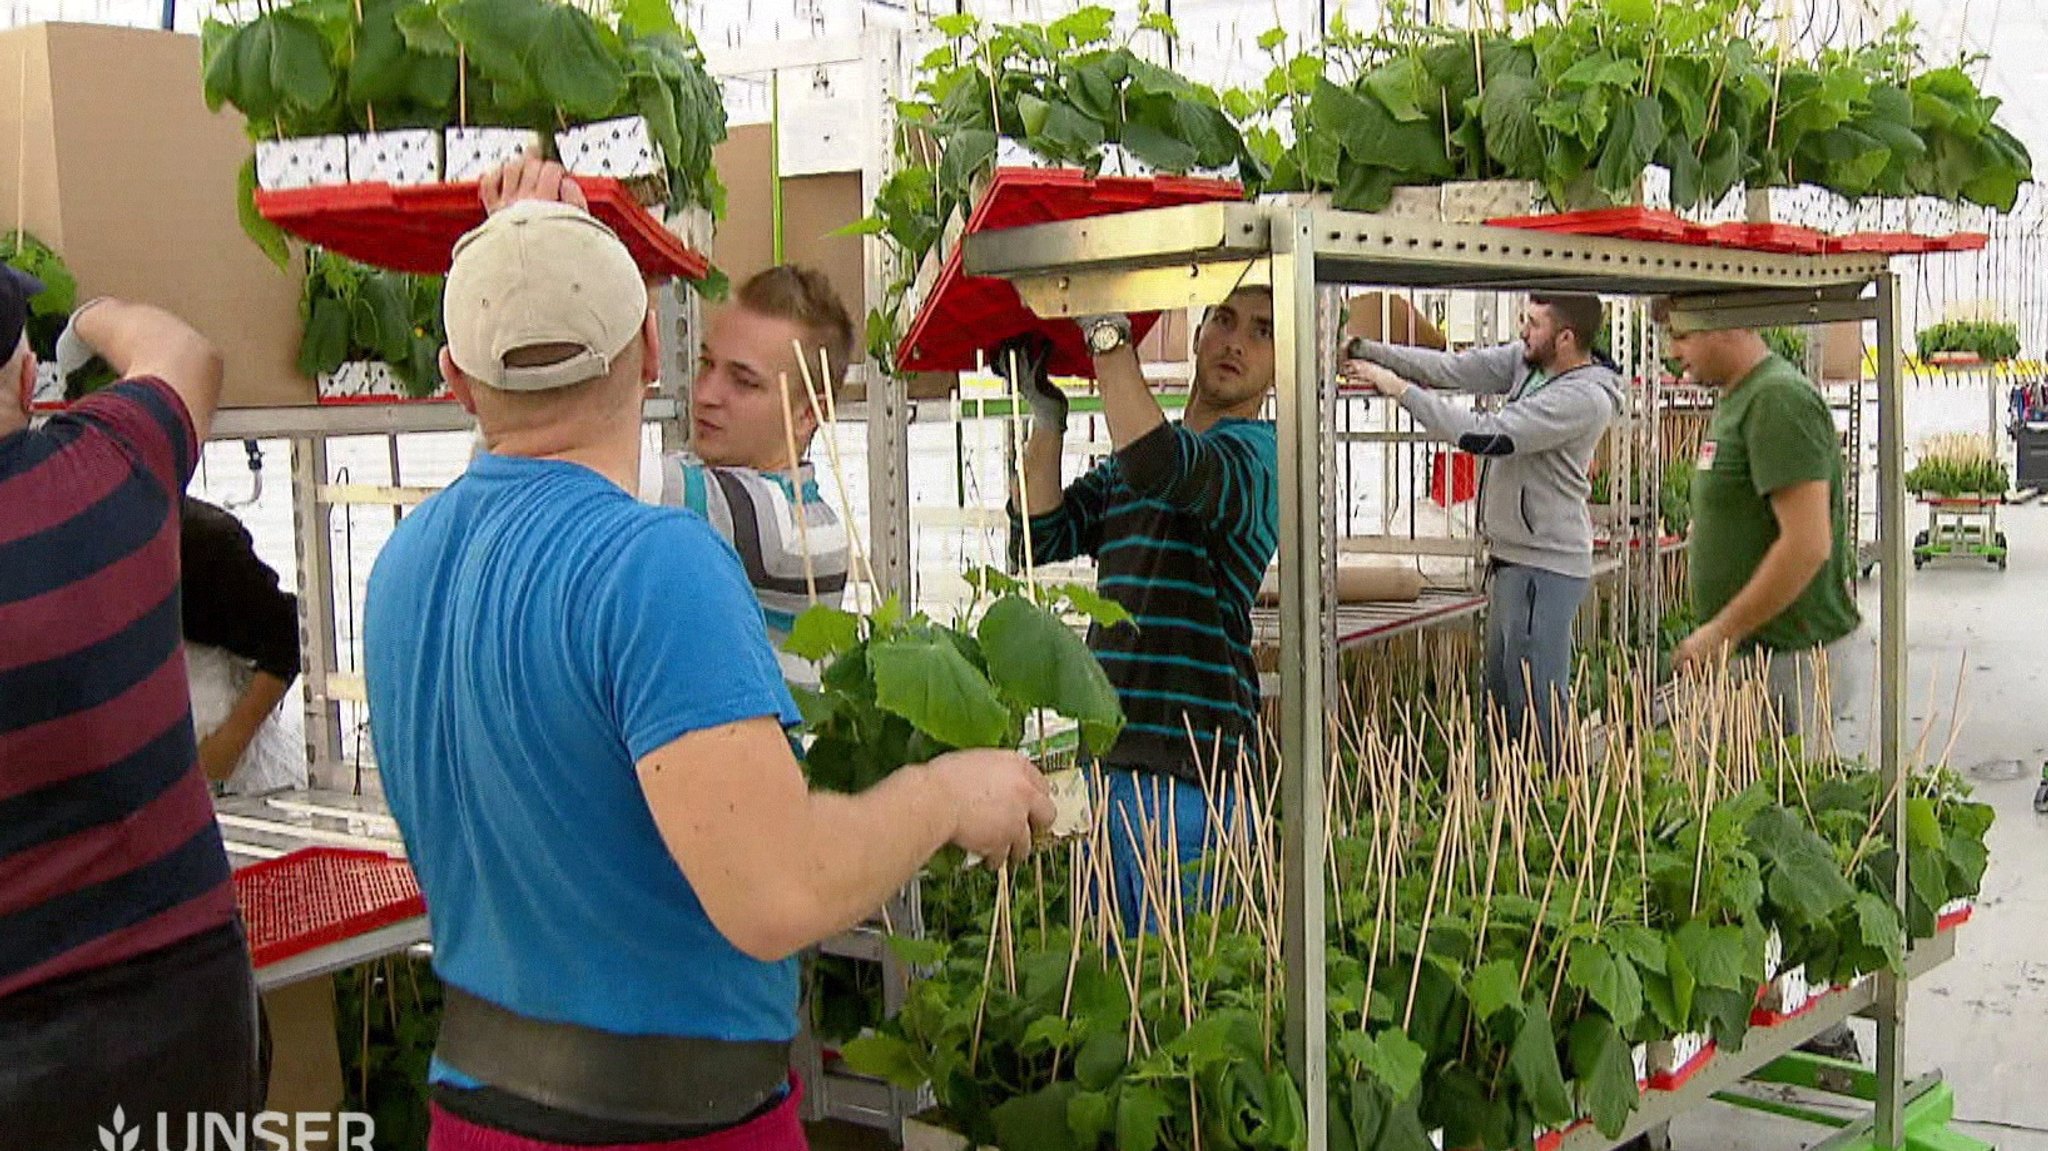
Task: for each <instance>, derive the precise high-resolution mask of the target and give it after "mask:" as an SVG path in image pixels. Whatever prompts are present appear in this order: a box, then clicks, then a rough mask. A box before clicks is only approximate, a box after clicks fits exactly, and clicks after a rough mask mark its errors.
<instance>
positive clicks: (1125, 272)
mask: <svg viewBox="0 0 2048 1151" xmlns="http://www.w3.org/2000/svg"><path fill="white" fill-rule="evenodd" d="M966 264H967V271H968V272H969V274H972V275H989V276H1001V277H1004V278H1006V279H1009V280H1011V281H1013V282H1014V283H1015V284H1016V287H1017V289H1018V292H1019V294H1020V295H1021V296H1022V297H1023V299H1024V301H1025V302H1026V303H1027V304H1028V305H1029V306H1030V307H1032V309H1033V310H1035V311H1036V312H1038V313H1039V314H1040V315H1044V316H1078V315H1087V314H1091V313H1098V312H1104V311H1110V310H1131V311H1136V310H1151V309H1160V308H1172V307H1194V306H1201V305H1205V304H1209V303H1214V302H1217V301H1219V300H1221V299H1222V298H1223V297H1224V296H1226V295H1227V294H1228V293H1229V291H1230V290H1231V288H1232V287H1233V286H1234V285H1236V284H1237V283H1238V282H1240V280H1241V279H1243V277H1244V276H1245V274H1246V273H1247V272H1249V271H1250V270H1251V269H1252V267H1253V266H1254V265H1255V264H1262V265H1265V268H1266V270H1267V272H1268V273H1269V275H1270V282H1271V284H1272V288H1273V314H1274V344H1275V346H1276V347H1279V348H1282V349H1290V350H1291V351H1290V353H1289V354H1284V355H1282V356H1280V357H1279V359H1278V361H1277V363H1276V365H1275V382H1276V391H1277V396H1278V408H1279V440H1280V451H1279V457H1280V469H1281V473H1282V479H1281V484H1280V531H1281V548H1280V555H1281V557H1282V560H1281V570H1280V595H1281V609H1280V622H1281V637H1280V638H1281V670H1280V676H1281V699H1280V746H1281V756H1282V794H1283V796H1284V807H1285V827H1284V840H1283V848H1284V858H1285V870H1286V880H1285V884H1284V892H1285V895H1284V899H1285V920H1286V922H1285V931H1284V937H1285V938H1284V940H1283V947H1284V954H1285V956H1286V964H1287V990H1286V1005H1287V1013H1286V1015H1287V1033H1286V1039H1287V1058H1288V1062H1289V1064H1290V1066H1291V1068H1292V1070H1293V1071H1294V1074H1295V1075H1296V1076H1297V1082H1299V1083H1300V1084H1301V1088H1302V1096H1303V1098H1304V1100H1305V1101H1306V1103H1307V1111H1308V1146H1309V1147H1310V1149H1311V1151H1325V1148H1327V1147H1328V1145H1329V1140H1328V1136H1329V1126H1328V1119H1329V1117H1328V1114H1327V1103H1326V1099H1327V1072H1328V1063H1327V1051H1326V1050H1325V1047H1326V1037H1325V1033H1324V1028H1323V1026H1322V1020H1323V1019H1324V1016H1325V1011H1324V1007H1325V1003H1324V997H1325V972H1324V950H1323V937H1324V933H1325V924H1324V918H1323V917H1324V890H1323V877H1324V875H1325V868H1324V861H1323V859H1322V858H1321V852H1322V847H1323V842H1324V838H1323V837H1324V818H1325V816H1324V812H1325V805H1324V779H1323V764H1324V763H1325V762H1326V755H1327V742H1326V741H1327V739H1328V732H1327V730H1326V728H1325V727H1324V719H1323V717H1324V716H1325V715H1326V713H1327V703H1326V699H1327V697H1328V696H1329V694H1330V693H1331V691H1332V690H1333V689H1334V688H1335V685H1336V675H1335V671H1336V669H1335V662H1336V650H1337V647H1336V635H1335V629H1334V624H1335V622H1336V620H1337V611H1336V606H1335V602H1334V601H1335V596H1334V573H1335V562H1336V552H1335V540H1334V539H1333V538H1332V537H1333V534H1334V533H1333V531H1332V525H1331V524H1330V523H1329V519H1328V516H1327V509H1328V507H1329V504H1328V502H1327V501H1326V500H1325V498H1324V497H1325V495H1326V493H1327V491H1328V488H1329V486H1330V481H1331V478H1332V471H1333V470H1334V469H1333V466H1332V465H1333V460H1332V456H1331V452H1330V446H1331V444H1332V443H1333V441H1334V438H1335V437H1334V435H1333V433H1332V429H1331V426H1330V425H1331V419H1330V416H1331V413H1332V411H1333V409H1334V406H1335V402H1334V401H1335V396H1334V393H1335V388H1334V380H1333V375H1332V373H1330V372H1328V371H1325V370H1323V369H1324V360H1325V359H1326V357H1327V356H1328V355H1330V354H1331V353H1330V352H1329V350H1328V349H1326V347H1325V344H1324V343H1323V342H1322V341H1319V340H1317V339H1316V338H1314V336H1315V334H1316V333H1318V332H1319V331H1320V330H1321V327H1322V325H1321V323H1320V321H1321V320H1322V319H1323V317H1322V316H1321V314H1320V313H1321V311H1322V309H1321V308H1320V307H1319V288H1320V287H1321V286H1322V285H1326V284H1341V283H1349V284H1357V285H1372V286H1379V287H1389V288H1403V287H1406V288H1433V287H1461V288H1486V289H1530V288H1550V289H1560V290H1566V289H1570V290H1580V291H1593V292H1602V293H1606V294H1609V295H1652V294H1670V295H1674V296H1678V297H1680V299H1679V302H1678V304H1679V306H1678V316H1677V319H1678V320H1679V321H1680V322H1682V323H1684V324H1686V325H1687V326H1689V327H1695V328H1730V327H1750V326H1765V325H1770V324H1817V323H1825V322H1832V321H1838V320H1855V321H1864V320H1873V319H1874V320H1876V321H1877V328H1878V388H1879V392H1878V394H1879V410H1878V432H1879V437H1878V439H1879V452H1878V467H1879V491H1880V492H1881V493H1883V496H1882V498H1881V500H1880V503H1881V505H1882V506H1881V509H1880V515H1879V540H1880V544H1881V548H1882V554H1883V557H1884V563H1883V581H1884V582H1883V588H1882V598H1881V601H1880V603H1881V607H1880V633H1881V634H1880V646H1879V656H1880V659H1881V661H1882V668H1883V673H1882V677H1881V682H1880V710H1879V715H1880V717H1881V723H1880V726H1879V732H1878V740H1877V746H1878V750H1879V756H1878V762H1879V770H1880V772H1881V778H1882V780H1883V782H1882V784H1881V786H1883V787H1886V788H1889V787H1891V786H1892V785H1893V784H1894V783H1895V782H1896V781H1897V779H1898V778H1899V775H1900V773H1901V771H1902V770H1903V769H1904V764H1903V762H1902V758H1901V754H1902V750H1903V748H1904V734H1905V726H1904V720H1905V713H1904V709H1903V706H1902V703H1903V693H1904V683H1905V680H1904V676H1905V670H1906V648H1905V583H1904V579H1903V578H1902V575H1901V569H1902V568H1903V566H1904V556H1905V543H1906V535H1905V521H1904V504H1903V499H1902V497H1901V494H1900V493H1901V478H1902V475H1903V438H1902V435H1901V425H1902V420H1903V415H1904V411H1903V403H1902V397H1901V394H1900V391H1899V387H1898V382H1899V381H1898V362H1899V359H1898V352H1899V349H1898V328H1899V297H1898V280H1897V277H1896V276H1895V275H1894V274H1893V273H1892V272H1891V270H1890V269H1889V267H1888V266H1887V264H1886V263H1885V262H1884V260H1883V259H1882V258H1873V257H1869V256H1861V255H1843V256H1827V257H1801V256H1786V255H1775V254H1763V253H1749V252H1735V251H1724V250H1718V249H1708V248H1695V247H1681V246H1675V245H1664V244H1652V243H1641V242H1632V241H1616V240H1604V239H1592V238H1582V237H1575V236H1565V235H1553V234H1538V233H1530V232H1518V231H1513V230H1508V229H1498V228H1487V227H1476V226H1464V225H1459V226H1453V225H1441V224H1433V223H1428V222H1421V221H1412V220H1399V219H1393V218H1387V217H1380V216H1371V215H1363V214H1357V213H1344V212H1334V211H1326V210H1321V209H1314V208H1295V207H1279V206H1270V205H1259V204H1202V205H1193V206H1186V207H1176V208H1161V209H1152V210H1147V211H1141V212H1131V213H1126V214H1122V215H1116V216H1109V217H1101V218H1096V219H1091V220H1083V221H1075V222H1068V223H1058V224H1043V225H1036V226H1033V227H1027V228H1016V229H1010V230H1005V231H1000V232H990V233H984V234H980V235H976V236H972V237H969V238H968V240H967V242H966ZM1317 381H1323V383H1322V385H1321V387H1320V388H1317V387H1316V384H1317ZM1890 822H1891V827H1890V829H1889V830H1890V834H1891V837H1892V840H1893V842H1894V843H1899V844H1903V843H1904V842H1905V826H1904V824H1905V808H1904V805H1903V804H1897V805H1894V808H1893V812H1892V819H1891V821H1890ZM1899 855H1900V862H1899V868H1898V872H1897V874H1896V875H1895V876H1894V879H1893V887H1894V891H1893V894H1894V899H1895V901H1896V902H1897V903H1898V905H1899V906H1900V908H1901V913H1902V918H1903V909H1904V906H1905V900H1906V872H1905V863H1904V853H1903V851H1901V852H1900V853H1899ZM1936 950H1937V951H1938V949H1936ZM1923 952H1927V953H1926V954H1925V955H1924V957H1923V961H1924V962H1932V961H1934V960H1935V959H1936V958H1938V956H1937V954H1935V953H1934V952H1928V951H1927V949H1923ZM1865 994H1866V993H1858V994H1856V995H1854V996H1852V997H1851V998H1849V999H1844V1000H1843V1001H1842V1002H1841V1003H1840V1004H1837V1005H1836V1006H1835V1007H1834V1008H1831V1010H1830V1014H1832V1012H1833V1011H1834V1010H1840V1011H1843V1012H1844V1013H1846V1012H1847V1011H1848V1010H1849V1009H1851V1008H1860V1009H1863V1010H1865V1011H1867V1013H1869V1014H1873V1015H1875V1016H1876V1019H1877V1024H1878V1052H1877V1085H1876V1087H1877V1089H1876V1092H1875V1094H1876V1108H1875V1111H1874V1113H1873V1115H1872V1132H1873V1135H1874V1138H1875V1141H1876V1142H1877V1144H1878V1145H1879V1146H1884V1147H1899V1146H1902V1145H1903V1141H1904V1135H1905V1127H1904V1123H1905V1114H1906V1110H1905V1109H1906V1104H1907V1102H1908V1096H1909V1092H1908V1090H1907V1088H1906V1083H1905V1079H1904V1074H1903V1066H1902V1058H1903V1055H1904V1051H1905V1048H1904V1035H1905V1005H1906V979H1904V978H1900V977H1895V976H1893V975H1891V974H1890V973H1883V974H1880V975H1878V976H1877V977H1876V978H1875V979H1874V980H1872V981H1871V982H1870V983H1869V984H1868V989H1867V1000H1868V1001H1867V1003H1866V1002H1864V997H1865ZM1799 1030H1804V1029H1803V1028H1801V1029H1799ZM1774 1038H1775V1037H1774ZM1785 1046H1787V1047H1789V1046H1790V1043H1789V1042H1788V1043H1786V1044H1785ZM1775 1047H1777V1043H1775V1042H1767V1041H1764V1040H1762V1039H1761V1038H1760V1039H1759V1041H1758V1046H1757V1048H1756V1054H1757V1055H1758V1056H1759V1063H1760V1062H1761V1057H1762V1056H1765V1055H1768V1054H1770V1053H1771V1051H1770V1049H1773V1048H1775ZM1748 1062H1749V1061H1748V1060H1747V1059H1743V1060H1740V1061H1739V1063H1738V1062H1734V1061H1731V1063H1730V1065H1729V1066H1730V1068H1731V1069H1732V1070H1731V1071H1730V1072H1729V1073H1730V1074H1733V1073H1736V1072H1740V1071H1741V1070H1743V1069H1744V1065H1747V1064H1748ZM1705 1097H1706V1096H1705V1095H1704V1094H1697V1095H1696V1094H1694V1093H1687V1092H1678V1093H1673V1094H1672V1095H1671V1096H1669V1097H1667V1098H1666V1099H1663V1100H1658V1101H1656V1102H1655V1103H1653V1104H1651V1105H1649V1106H1646V1108H1645V1112H1644V1113H1639V1115H1638V1120H1640V1121H1641V1122H1651V1121H1654V1119H1655V1116H1651V1115H1649V1114H1648V1112H1649V1110H1650V1109H1651V1108H1652V1107H1654V1108H1658V1109H1668V1110H1670V1111H1673V1112H1675V1111H1676V1110H1681V1109H1683V1108H1686V1107H1690V1106H1692V1105H1694V1104H1695V1103H1697V1102H1699V1101H1701V1100H1703V1099H1704V1098H1705ZM1664 1117H1668V1115H1667V1116H1664ZM1614 1142H1615V1141H1614V1140H1608V1139H1605V1138H1603V1137H1601V1136H1599V1135H1598V1134H1597V1133H1593V1132H1585V1131H1582V1132H1580V1133H1578V1134H1576V1135H1574V1136H1573V1137H1572V1139H1570V1140H1568V1146H1569V1147H1570V1148H1572V1151H1592V1149H1593V1148H1597V1147H1603V1146H1610V1145H1612V1144H1613V1143H1614Z"/></svg>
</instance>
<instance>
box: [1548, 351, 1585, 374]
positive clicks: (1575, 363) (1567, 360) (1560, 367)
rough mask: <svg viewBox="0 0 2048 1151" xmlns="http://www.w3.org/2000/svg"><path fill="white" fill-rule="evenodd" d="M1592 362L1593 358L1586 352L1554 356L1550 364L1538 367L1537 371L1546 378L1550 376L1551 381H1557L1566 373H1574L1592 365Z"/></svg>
mask: <svg viewBox="0 0 2048 1151" xmlns="http://www.w3.org/2000/svg"><path fill="white" fill-rule="evenodd" d="M1592 362H1593V357H1591V356H1589V355H1587V354H1586V353H1584V352H1578V353H1576V354H1574V355H1570V356H1553V357H1551V359H1550V361H1549V362H1548V363H1543V364H1538V365H1536V370H1537V371H1540V372H1542V373H1543V374H1544V375H1545V376H1548V377H1550V378H1551V379H1556V378H1557V377H1558V376H1561V375H1564V374H1565V373H1566V372H1569V371H1572V370H1574V369H1576V368H1583V367H1585V366H1586V365H1587V364H1590V363H1592Z"/></svg>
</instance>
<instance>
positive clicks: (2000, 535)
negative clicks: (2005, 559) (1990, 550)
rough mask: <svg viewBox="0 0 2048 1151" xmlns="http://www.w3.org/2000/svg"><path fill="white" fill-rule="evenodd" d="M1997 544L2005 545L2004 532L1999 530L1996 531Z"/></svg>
mask: <svg viewBox="0 0 2048 1151" xmlns="http://www.w3.org/2000/svg"><path fill="white" fill-rule="evenodd" d="M1998 546H1999V547H2004V546H2005V533H2004V532H1999V533H1998Z"/></svg>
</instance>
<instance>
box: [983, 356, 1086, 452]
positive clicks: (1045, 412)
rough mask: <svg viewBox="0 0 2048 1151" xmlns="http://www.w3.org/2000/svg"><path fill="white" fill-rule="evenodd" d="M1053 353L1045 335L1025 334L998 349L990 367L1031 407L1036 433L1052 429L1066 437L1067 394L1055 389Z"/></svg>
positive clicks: (1033, 426) (1032, 421)
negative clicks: (1040, 429)
mask: <svg viewBox="0 0 2048 1151" xmlns="http://www.w3.org/2000/svg"><path fill="white" fill-rule="evenodd" d="M1052 350H1053V344H1052V340H1051V339H1050V338H1048V337H1047V336H1046V335H1045V333H1043V332H1025V333H1024V334H1023V335H1020V336H1012V337H1011V338H1009V339H1007V340H1004V341H1003V342H1002V343H1001V344H999V345H997V346H996V350H995V355H994V356H993V357H992V361H991V366H992V367H993V368H994V370H995V373H996V374H997V375H999V376H1001V377H1002V378H1003V379H1005V380H1008V381H1009V382H1010V384H1011V386H1013V387H1015V388H1016V389H1017V391H1018V392H1019V393H1021V394H1022V395H1023V397H1024V402H1025V403H1027V404H1030V405H1031V423H1032V428H1033V429H1034V430H1036V429H1038V428H1051V429H1052V430H1053V431H1055V432H1059V433H1061V434H1064V433H1065V432H1066V430H1067V394H1066V393H1065V392H1063V391H1061V390H1060V389H1059V388H1058V387H1057V386H1056V385H1054V383H1053V382H1052V376H1051V374H1050V373H1049V372H1048V370H1047V369H1048V368H1050V366H1051V364H1052ZM1013 372H1014V373H1015V374H1014V375H1013V374H1012V373H1013Z"/></svg>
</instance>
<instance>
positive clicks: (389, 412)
mask: <svg viewBox="0 0 2048 1151" xmlns="http://www.w3.org/2000/svg"><path fill="white" fill-rule="evenodd" d="M678 411H679V408H678V406H677V404H676V401H674V400H672V399H666V398H657V399H651V400H648V401H647V403H646V406H645V408H644V414H643V416H642V418H643V419H647V420H672V419H675V418H676V415H677V412H678ZM475 426H476V420H475V419H474V418H472V417H471V416H470V414H469V413H468V412H465V411H463V410H462V406H461V405H460V404H452V403H447V404H443V403H433V404H308V405H304V406H301V407H288V408H223V409H221V410H220V411H219V412H217V413H215V415H214V417H213V427H212V429H211V430H210V431H208V432H207V439H209V440H260V439H289V438H291V437H294V436H330V437H331V436H385V435H391V434H393V433H409V432H466V431H468V430H469V429H470V428H472V427H475Z"/></svg>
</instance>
